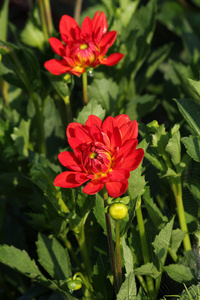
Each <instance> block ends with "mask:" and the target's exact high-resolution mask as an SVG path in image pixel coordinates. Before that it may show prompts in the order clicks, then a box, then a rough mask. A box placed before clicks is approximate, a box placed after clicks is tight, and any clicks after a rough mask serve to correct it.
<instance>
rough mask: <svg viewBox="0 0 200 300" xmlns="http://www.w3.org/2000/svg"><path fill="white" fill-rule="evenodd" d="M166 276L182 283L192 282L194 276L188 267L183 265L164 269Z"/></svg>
mask: <svg viewBox="0 0 200 300" xmlns="http://www.w3.org/2000/svg"><path fill="white" fill-rule="evenodd" d="M164 270H165V271H166V272H167V274H168V275H169V276H170V277H171V278H172V279H173V280H175V281H177V282H180V283H184V282H190V281H192V280H194V279H195V278H194V274H193V273H192V271H191V269H190V268H189V267H186V266H183V265H179V264H176V265H169V266H166V267H164Z"/></svg>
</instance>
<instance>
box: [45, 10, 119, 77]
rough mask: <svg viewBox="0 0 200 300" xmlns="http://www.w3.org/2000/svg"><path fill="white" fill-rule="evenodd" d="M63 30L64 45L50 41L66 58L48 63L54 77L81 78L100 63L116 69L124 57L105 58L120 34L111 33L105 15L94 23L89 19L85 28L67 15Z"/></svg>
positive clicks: (95, 18) (61, 27)
mask: <svg viewBox="0 0 200 300" xmlns="http://www.w3.org/2000/svg"><path fill="white" fill-rule="evenodd" d="M59 30H60V33H61V39H62V41H63V42H64V44H63V43H62V42H61V41H60V40H59V39H57V38H55V37H52V38H50V39H49V43H50V45H51V48H52V50H53V51H54V52H55V53H56V54H58V55H59V56H61V57H62V59H51V60H49V61H47V62H46V63H45V64H44V66H45V68H46V69H47V70H48V71H50V72H51V73H52V74H54V75H60V74H64V73H69V74H73V75H77V76H80V75H81V74H82V73H84V72H85V71H86V68H89V67H92V68H96V67H98V66H99V65H100V64H102V65H107V66H113V65H115V64H117V63H118V62H119V61H120V60H121V59H122V58H123V54H121V53H113V54H111V55H110V56H108V57H107V58H105V55H106V53H107V51H108V49H109V48H110V47H111V46H112V44H113V43H114V42H115V39H116V37H117V32H116V31H110V32H107V30H108V25H107V20H106V16H105V14H104V12H101V13H100V14H99V12H98V11H97V12H96V13H95V15H94V17H93V19H92V20H91V19H90V18H89V17H86V18H85V19H84V20H83V23H82V26H81V28H80V27H79V25H78V23H77V22H76V20H75V19H73V18H72V17H70V16H68V15H63V16H62V18H61V20H60V24H59Z"/></svg>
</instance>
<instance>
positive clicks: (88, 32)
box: [81, 17, 93, 39]
mask: <svg viewBox="0 0 200 300" xmlns="http://www.w3.org/2000/svg"><path fill="white" fill-rule="evenodd" d="M92 29H93V25H92V20H91V19H90V18H89V17H86V18H85V19H84V20H83V23H82V26H81V35H82V38H89V39H90V38H91V37H92Z"/></svg>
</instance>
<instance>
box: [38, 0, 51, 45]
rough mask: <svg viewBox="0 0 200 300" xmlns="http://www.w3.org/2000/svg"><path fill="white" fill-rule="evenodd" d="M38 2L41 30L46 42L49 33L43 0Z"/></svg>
mask: <svg viewBox="0 0 200 300" xmlns="http://www.w3.org/2000/svg"><path fill="white" fill-rule="evenodd" d="M38 4H39V10H40V16H41V21H42V31H43V34H44V38H45V41H46V42H48V39H49V34H48V27H47V20H46V16H45V7H44V2H43V0H38Z"/></svg>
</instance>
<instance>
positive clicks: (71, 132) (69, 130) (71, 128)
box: [66, 122, 84, 138]
mask: <svg viewBox="0 0 200 300" xmlns="http://www.w3.org/2000/svg"><path fill="white" fill-rule="evenodd" d="M76 127H81V128H83V127H84V126H83V125H82V124H80V123H76V122H73V123H70V124H69V125H68V127H67V132H66V134H67V137H68V138H70V137H75V128H76Z"/></svg>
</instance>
